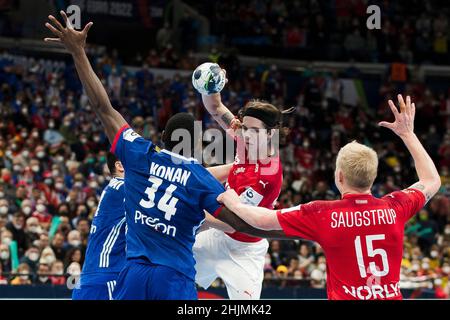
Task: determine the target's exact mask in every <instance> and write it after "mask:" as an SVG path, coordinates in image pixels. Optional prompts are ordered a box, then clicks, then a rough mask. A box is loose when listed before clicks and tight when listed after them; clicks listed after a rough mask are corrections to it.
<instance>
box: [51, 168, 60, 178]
mask: <svg viewBox="0 0 450 320" xmlns="http://www.w3.org/2000/svg"><path fill="white" fill-rule="evenodd" d="M52 176H53V177H58V176H59V170H56V169H55V170H52Z"/></svg>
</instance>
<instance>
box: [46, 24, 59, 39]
mask: <svg viewBox="0 0 450 320" xmlns="http://www.w3.org/2000/svg"><path fill="white" fill-rule="evenodd" d="M45 26H46V27H47V28H48V29H49V30H50V31H51V32H52V33H53V34H54V35H55V36H57V37H60V38H61V36H62V33H61V31H59V30H58V29H56V28H55V27H54V26H52V25H51V24H50V23H48V22H47V23H46V24H45Z"/></svg>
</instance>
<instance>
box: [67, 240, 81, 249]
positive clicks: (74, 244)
mask: <svg viewBox="0 0 450 320" xmlns="http://www.w3.org/2000/svg"><path fill="white" fill-rule="evenodd" d="M69 244H70V245H71V246H73V247H78V246H79V245H80V244H81V241H80V240H72V241H70V242H69Z"/></svg>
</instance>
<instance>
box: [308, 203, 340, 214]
mask: <svg viewBox="0 0 450 320" xmlns="http://www.w3.org/2000/svg"><path fill="white" fill-rule="evenodd" d="M344 206H345V203H344V201H343V200H342V199H338V200H313V201H310V202H307V203H305V204H302V209H303V210H304V211H305V212H307V213H313V214H315V213H318V214H320V213H322V212H328V211H332V210H335V209H338V208H342V207H344Z"/></svg>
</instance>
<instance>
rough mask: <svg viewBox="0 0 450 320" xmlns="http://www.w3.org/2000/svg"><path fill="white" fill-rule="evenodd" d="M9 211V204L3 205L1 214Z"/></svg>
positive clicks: (0, 210)
mask: <svg viewBox="0 0 450 320" xmlns="http://www.w3.org/2000/svg"><path fill="white" fill-rule="evenodd" d="M7 213H8V207H7V206H1V207H0V214H7Z"/></svg>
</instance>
